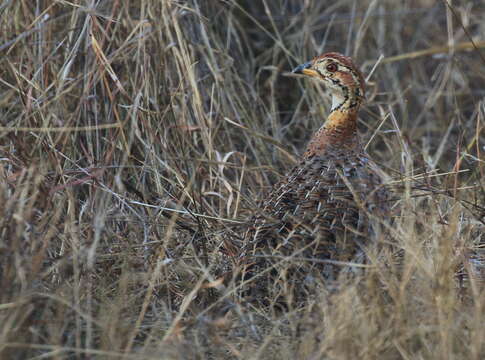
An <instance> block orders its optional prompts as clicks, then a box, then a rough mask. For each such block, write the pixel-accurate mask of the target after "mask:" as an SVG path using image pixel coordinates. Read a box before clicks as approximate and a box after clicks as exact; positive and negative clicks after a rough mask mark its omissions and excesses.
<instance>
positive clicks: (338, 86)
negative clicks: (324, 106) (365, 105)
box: [293, 52, 365, 102]
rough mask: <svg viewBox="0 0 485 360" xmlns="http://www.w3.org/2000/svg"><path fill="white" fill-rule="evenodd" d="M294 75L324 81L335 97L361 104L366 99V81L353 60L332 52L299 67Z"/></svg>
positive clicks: (294, 71)
mask: <svg viewBox="0 0 485 360" xmlns="http://www.w3.org/2000/svg"><path fill="white" fill-rule="evenodd" d="M293 73H294V74H303V75H307V76H310V77H313V78H316V79H319V80H321V81H323V82H324V83H325V84H326V86H327V87H328V88H329V89H330V90H331V91H332V92H333V94H334V96H337V97H338V98H342V99H347V100H348V99H349V97H350V98H353V99H354V100H355V101H358V102H360V101H361V100H362V99H363V97H364V92H365V80H364V77H363V76H362V73H361V72H360V71H359V69H358V68H357V67H356V66H355V64H354V62H353V61H352V59H351V58H349V57H347V56H344V55H342V54H339V53H335V52H330V53H326V54H323V55H320V56H317V57H316V58H314V59H313V60H311V61H309V62H307V63H304V64H301V65H299V66H297V67H296V68H295V69H294V70H293Z"/></svg>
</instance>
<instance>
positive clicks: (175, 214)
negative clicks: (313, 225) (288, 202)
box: [0, 0, 485, 359]
mask: <svg viewBox="0 0 485 360" xmlns="http://www.w3.org/2000/svg"><path fill="white" fill-rule="evenodd" d="M449 4H450V5H451V6H450V7H448V6H447V5H446V4H445V2H441V1H432V0H415V1H409V2H401V1H392V0H389V1H367V0H366V1H343V0H342V1H333V2H330V1H300V0H298V1H297V0H274V1H252V0H246V1H244V0H240V1H236V0H217V1H201V0H187V1H168V0H161V1H150V0H139V1H137V2H123V1H117V0H106V1H102V2H98V3H94V2H82V1H54V2H49V1H40V0H35V1H26V0H19V1H3V2H1V3H0V29H1V31H0V52H1V54H0V92H1V95H2V96H1V97H0V126H1V128H0V161H1V167H0V172H1V173H0V176H1V178H2V181H0V197H1V199H0V200H1V204H2V206H0V262H1V266H0V289H2V290H1V291H0V355H1V357H2V358H6V359H28V358H59V359H61V358H98V357H99V358H130V359H131V358H132V359H150V358H157V359H158V358H176V359H187V358H194V359H195V358H254V359H257V358H260V359H271V358H278V359H294V358H308V359H319V358H328V359H334V358H335V359H337V358H339V359H340V358H343V359H350V358H365V359H376V358H379V359H397V358H399V359H400V358H403V359H414V358H420V359H436V358H441V359H482V358H484V357H485V347H484V345H483V344H484V343H485V342H484V341H483V340H484V339H485V330H484V328H483V318H484V306H485V293H484V287H483V277H484V275H485V274H484V273H485V270H484V262H485V261H484V260H483V259H484V258H485V255H484V252H485V250H484V243H485V241H484V238H483V236H484V235H483V233H484V216H485V215H484V214H485V213H484V208H485V201H484V199H485V193H484V190H485V182H484V179H485V176H484V175H485V174H484V156H483V153H484V152H485V148H484V131H483V128H484V124H485V123H484V114H485V101H484V95H485V90H484V86H483V84H484V83H485V82H484V81H485V72H484V69H485V67H484V65H485V64H484V62H483V60H482V57H483V53H484V52H485V49H482V48H481V47H482V45H483V40H484V39H485V25H484V23H483V17H484V15H485V5H484V4H483V2H481V1H453V2H449ZM452 10H453V11H452ZM465 29H466V31H465ZM469 36H471V37H472V38H469ZM471 41H473V42H474V43H476V44H478V48H475V47H474V46H471V47H470V46H469V44H470V42H471ZM463 44H468V45H463ZM436 49H438V50H436ZM324 51H339V52H343V53H346V54H348V55H351V56H353V57H354V58H355V59H356V61H357V62H358V63H360V64H361V65H362V70H363V71H364V72H365V73H369V72H370V71H371V69H372V68H373V67H374V66H375V65H376V63H377V67H376V68H375V71H374V72H373V74H372V76H371V78H370V79H369V83H368V91H367V93H368V94H367V100H368V102H367V105H366V106H365V108H364V109H363V111H362V113H361V120H362V121H361V124H360V127H361V130H362V133H363V134H364V137H365V139H371V141H370V143H369V146H368V152H369V153H370V154H371V155H372V157H373V158H374V159H375V160H376V161H377V162H378V163H379V164H380V165H381V166H382V167H383V168H384V169H385V170H386V172H388V174H389V175H391V176H392V177H393V178H394V179H395V181H396V182H398V183H399V184H400V185H401V186H400V188H402V191H401V193H400V194H399V196H400V199H401V200H400V201H399V202H398V204H397V207H399V209H400V216H399V218H398V219H396V222H395V224H394V225H393V235H392V236H393V238H394V240H395V241H396V243H397V244H399V247H400V248H402V250H403V253H404V254H405V257H404V259H405V261H404V264H403V265H402V268H401V269H398V270H396V269H390V268H388V267H386V266H385V265H384V264H382V263H380V262H379V261H376V262H375V263H374V264H373V266H372V267H371V268H370V269H369V271H367V272H366V274H365V275H362V276H358V277H356V278H355V279H353V280H350V281H345V282H344V281H343V282H342V284H339V286H337V287H334V286H333V285H332V286H330V285H329V286H328V291H327V292H325V293H322V294H321V297H320V298H317V299H312V300H311V301H310V302H309V304H308V306H306V307H304V308H300V309H293V310H292V311H290V312H289V313H287V314H284V315H282V314H274V313H272V312H271V311H269V310H265V309H256V308H252V307H251V306H247V305H245V304H240V303H239V302H238V299H237V298H234V297H233V294H234V285H233V284H232V283H231V282H229V283H226V284H222V283H221V282H220V279H219V275H220V274H221V273H226V272H228V271H230V263H231V258H232V257H234V256H235V255H236V254H237V247H238V246H239V245H240V241H241V237H242V231H243V230H242V229H243V227H242V225H241V223H243V222H244V221H245V220H246V219H247V218H248V217H249V216H250V214H251V213H252V211H254V208H255V206H256V205H257V203H258V201H259V200H260V199H261V197H262V196H263V194H264V193H266V191H267V190H268V189H269V186H270V185H271V184H272V183H274V182H275V181H276V180H277V179H278V178H279V176H281V175H282V174H284V173H285V171H287V170H288V169H289V168H290V167H291V166H292V165H293V163H294V161H295V159H297V156H298V154H299V153H301V151H302V149H303V148H304V146H305V143H306V141H307V140H308V138H309V136H310V135H311V132H312V131H313V130H314V129H316V128H318V127H319V126H320V124H321V123H322V121H323V119H324V118H325V116H326V113H327V111H328V109H329V106H330V98H329V95H328V94H326V93H325V92H323V91H322V89H320V88H319V85H318V84H315V83H312V82H311V81H308V80H297V79H296V78H292V77H290V76H286V74H285V73H287V72H288V71H289V70H291V68H292V67H293V66H295V65H297V64H299V63H301V62H303V61H307V60H309V59H311V58H312V57H313V56H315V55H317V54H319V53H321V52H324ZM421 51H424V53H420V52H421ZM480 51H481V52H482V55H481V56H480V54H479V52H480ZM416 53H418V54H421V55H423V56H421V57H417V58H412V56H410V55H409V54H416ZM381 57H382V61H378V59H379V58H381ZM399 59H403V60H401V61H395V60H399ZM416 182H418V184H420V186H421V187H424V188H426V189H427V190H428V191H426V192H424V193H422V192H418V191H417V190H411V189H412V188H415V184H416ZM429 189H432V190H433V191H432V192H430V191H429Z"/></svg>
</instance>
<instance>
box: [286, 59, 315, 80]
mask: <svg viewBox="0 0 485 360" xmlns="http://www.w3.org/2000/svg"><path fill="white" fill-rule="evenodd" d="M292 73H293V74H303V75H307V76H318V77H320V74H319V73H318V72H316V71H315V70H313V69H312V62H311V61H309V62H306V63H304V64H301V65H298V66H297V67H296V68H294V69H293V71H292Z"/></svg>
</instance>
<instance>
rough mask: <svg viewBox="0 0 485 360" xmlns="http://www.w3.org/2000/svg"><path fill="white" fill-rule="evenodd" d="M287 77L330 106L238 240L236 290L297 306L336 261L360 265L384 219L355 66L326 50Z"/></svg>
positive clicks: (333, 273) (381, 181)
mask: <svg viewBox="0 0 485 360" xmlns="http://www.w3.org/2000/svg"><path fill="white" fill-rule="evenodd" d="M292 72H293V73H294V74H298V75H304V76H307V77H310V78H312V79H317V80H318V81H319V82H320V83H323V84H324V85H325V87H326V88H327V89H328V90H329V91H330V92H331V95H332V107H331V110H330V113H329V115H328V117H327V119H326V121H325V122H324V123H323V125H322V126H321V127H320V129H318V130H317V131H316V132H315V133H314V135H313V137H312V138H311V140H310V141H309V143H308V145H307V148H306V151H305V152H304V153H303V155H302V156H301V158H300V160H299V161H298V163H297V165H296V166H295V167H294V168H293V169H292V170H290V172H289V173H288V174H287V175H286V176H284V177H283V178H282V179H281V180H280V181H279V182H278V183H277V184H276V185H274V187H273V188H272V190H271V191H270V192H269V194H268V195H267V196H266V198H264V200H263V201H262V204H261V206H260V207H259V208H258V210H257V211H256V213H255V215H254V216H253V217H252V219H251V221H250V224H249V226H248V228H247V231H246V233H245V235H244V239H243V245H242V250H241V255H240V259H241V261H240V264H241V266H240V269H241V276H240V278H241V279H242V280H243V281H242V283H241V285H240V288H241V289H242V293H243V294H244V296H245V297H246V298H253V299H257V301H258V302H261V303H264V304H269V303H271V302H272V301H273V302H274V299H275V297H279V298H284V299H289V300H288V301H292V300H293V301H299V300H298V299H299V298H300V297H302V294H306V293H308V289H310V288H312V287H313V286H314V284H315V283H316V279H317V278H318V277H321V278H323V279H336V278H337V277H338V274H339V272H340V270H341V269H342V267H343V266H342V264H344V265H345V264H349V263H350V264H352V263H353V262H362V258H363V257H364V256H365V255H364V254H365V248H366V246H367V245H369V244H368V242H369V240H368V239H369V237H370V236H371V235H372V236H374V237H376V236H377V234H378V233H380V231H381V226H380V225H381V224H382V222H383V221H384V219H386V218H387V217H388V214H389V206H388V200H389V191H388V190H387V188H386V186H385V180H386V176H385V174H384V172H383V171H382V170H381V169H380V168H379V166H378V165H376V163H375V162H374V161H372V159H371V158H370V156H369V155H368V154H367V153H366V151H365V149H364V147H363V144H362V141H361V139H360V137H359V134H358V129H357V122H358V113H359V108H360V107H361V105H362V103H363V102H364V98H365V80H364V77H363V75H362V73H361V72H360V70H359V69H358V67H357V66H356V65H355V64H354V62H353V60H352V59H351V58H350V57H347V56H344V55H342V54H340V53H336V52H328V53H324V54H322V55H320V56H317V57H315V58H314V59H313V60H311V61H309V62H306V63H304V64H301V65H299V66H297V67H296V68H295V69H294V70H293V71H292ZM303 298H304V296H303ZM285 301H286V300H285Z"/></svg>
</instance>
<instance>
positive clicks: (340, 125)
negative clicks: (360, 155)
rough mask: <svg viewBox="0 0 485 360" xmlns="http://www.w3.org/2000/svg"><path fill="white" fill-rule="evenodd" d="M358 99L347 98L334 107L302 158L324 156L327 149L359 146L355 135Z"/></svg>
mask: <svg viewBox="0 0 485 360" xmlns="http://www.w3.org/2000/svg"><path fill="white" fill-rule="evenodd" d="M359 107H360V99H358V100H357V101H356V100H355V99H350V98H347V99H346V100H344V101H343V102H342V103H340V104H338V105H337V106H334V109H335V110H333V111H332V112H331V113H330V115H329V116H328V119H327V121H326V122H325V124H323V126H322V127H321V128H320V129H319V130H318V131H317V132H316V133H315V134H314V135H313V137H312V139H311V140H310V142H309V143H308V146H307V150H306V151H305V153H304V154H303V157H304V158H309V157H312V156H315V155H316V156H319V155H323V154H325V152H326V151H328V150H329V149H335V150H338V149H342V148H347V149H349V148H355V147H358V146H360V143H359V138H358V134H357V113H358V111H359Z"/></svg>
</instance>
